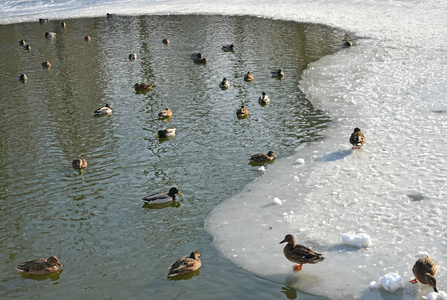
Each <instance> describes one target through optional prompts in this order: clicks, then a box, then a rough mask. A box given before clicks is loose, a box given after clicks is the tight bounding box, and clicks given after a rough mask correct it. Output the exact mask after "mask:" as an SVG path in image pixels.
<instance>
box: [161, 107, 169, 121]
mask: <svg viewBox="0 0 447 300" xmlns="http://www.w3.org/2000/svg"><path fill="white" fill-rule="evenodd" d="M158 117H159V118H160V119H166V118H170V117H172V110H171V109H170V108H169V107H166V108H165V109H163V110H162V111H161V112H159V113H158Z"/></svg>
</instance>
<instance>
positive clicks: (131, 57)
mask: <svg viewBox="0 0 447 300" xmlns="http://www.w3.org/2000/svg"><path fill="white" fill-rule="evenodd" d="M129 59H130V60H135V59H137V55H136V54H135V53H131V54H129Z"/></svg>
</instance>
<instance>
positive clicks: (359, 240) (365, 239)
mask: <svg viewBox="0 0 447 300" xmlns="http://www.w3.org/2000/svg"><path fill="white" fill-rule="evenodd" d="M341 240H342V241H343V244H346V245H349V246H354V247H359V248H368V247H370V246H371V245H372V242H371V237H370V236H369V235H368V234H366V233H360V234H357V235H356V234H349V233H347V234H342V236H341Z"/></svg>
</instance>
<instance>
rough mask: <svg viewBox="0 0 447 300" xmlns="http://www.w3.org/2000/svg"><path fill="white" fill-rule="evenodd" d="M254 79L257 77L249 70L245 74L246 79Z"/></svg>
mask: <svg viewBox="0 0 447 300" xmlns="http://www.w3.org/2000/svg"><path fill="white" fill-rule="evenodd" d="M253 79H255V77H254V76H253V74H251V73H250V72H247V74H245V75H244V80H245V81H253Z"/></svg>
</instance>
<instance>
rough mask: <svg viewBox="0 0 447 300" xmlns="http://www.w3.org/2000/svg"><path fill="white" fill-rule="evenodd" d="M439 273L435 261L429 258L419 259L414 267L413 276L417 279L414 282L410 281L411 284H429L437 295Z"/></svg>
mask: <svg viewBox="0 0 447 300" xmlns="http://www.w3.org/2000/svg"><path fill="white" fill-rule="evenodd" d="M437 271H438V267H437V266H436V264H435V262H434V261H433V259H431V258H430V257H428V256H425V257H421V258H419V259H418V260H417V261H416V263H415V264H414V266H413V274H414V276H415V277H416V278H415V279H413V280H410V282H411V283H413V284H414V283H418V282H420V283H422V284H428V285H429V286H431V287H432V288H433V290H434V291H435V292H436V293H437V292H438V290H437V289H436V278H435V275H436V272H437Z"/></svg>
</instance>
